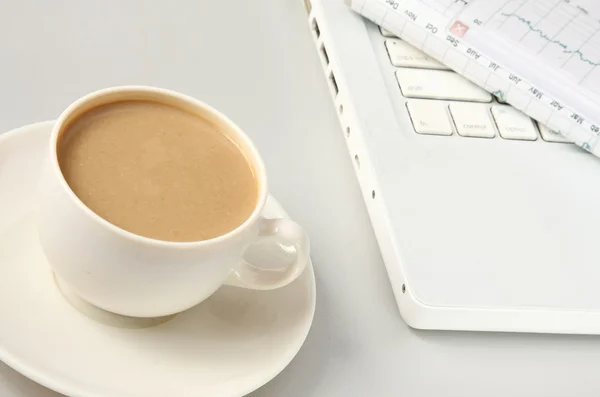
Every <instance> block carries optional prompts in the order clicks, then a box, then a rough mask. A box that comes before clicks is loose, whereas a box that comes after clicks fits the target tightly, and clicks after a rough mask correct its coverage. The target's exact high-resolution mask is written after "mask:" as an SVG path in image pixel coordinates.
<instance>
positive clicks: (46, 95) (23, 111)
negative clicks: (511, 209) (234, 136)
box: [0, 0, 600, 397]
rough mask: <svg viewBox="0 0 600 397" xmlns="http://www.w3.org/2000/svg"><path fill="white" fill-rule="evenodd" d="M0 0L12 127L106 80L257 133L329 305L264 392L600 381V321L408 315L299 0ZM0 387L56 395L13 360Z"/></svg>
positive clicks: (4, 122)
mask: <svg viewBox="0 0 600 397" xmlns="http://www.w3.org/2000/svg"><path fill="white" fill-rule="evenodd" d="M92 3H93V4H92ZM175 4H176V5H175ZM0 10H1V11H0V131H8V130H10V129H12V128H15V127H19V126H21V125H24V124H28V123H32V122H36V121H41V120H48V119H53V118H56V117H57V116H58V115H59V113H60V112H61V111H62V110H63V109H64V108H65V107H66V106H67V105H68V104H69V103H70V102H72V101H73V100H74V99H76V98H77V97H79V96H81V95H83V94H86V93H88V92H89V91H92V90H95V89H98V88H102V87H106V86H112V85H119V84H148V85H156V86H162V87H166V88H171V89H175V90H178V91H182V92H184V93H187V94H191V95H193V96H196V97H198V98H199V99H202V100H204V101H207V102H208V103H210V104H212V105H213V106H215V107H217V108H218V109H220V110H222V111H224V112H225V113H226V114H227V115H229V116H230V117H231V118H232V119H233V120H235V121H236V122H237V123H238V124H239V125H240V126H241V127H242V128H243V129H244V130H245V131H246V132H247V133H248V134H249V135H250V136H251V137H252V138H253V139H254V141H255V142H256V144H257V146H258V148H259V150H260V151H261V152H262V154H263V157H264V159H265V162H266V166H267V169H268V171H269V177H270V183H271V192H272V193H273V194H274V195H275V196H276V197H277V199H278V200H279V201H281V203H282V204H283V205H284V206H285V207H286V209H287V210H288V211H289V213H290V214H291V215H292V217H294V218H295V219H296V220H297V221H299V222H300V223H302V224H303V225H304V226H305V227H306V228H307V229H308V232H309V234H310V236H311V238H312V248H313V253H312V257H313V261H314V265H315V270H316V278H317V311H316V315H315V320H314V324H313V327H312V330H311V332H310V334H309V336H308V339H307V341H306V343H305V345H304V347H303V348H302V350H301V351H300V353H299V354H298V356H297V357H296V359H295V360H294V361H293V362H292V363H291V364H290V365H289V367H288V368H286V369H285V370H284V371H283V372H282V373H281V374H280V375H279V376H277V377H276V378H275V379H274V380H273V381H272V382H270V383H269V384H267V385H266V386H264V387H263V388H261V389H259V390H258V391H256V392H255V393H253V394H251V395H252V396H253V397H263V396H324V397H325V396H327V397H329V396H345V397H346V396H383V397H387V396H390V397H391V396H460V397H468V396H474V397H482V396H486V397H489V396H498V397H499V396H503V397H504V396H528V397H531V396H544V397H551V396H557V397H558V396H560V397H565V396H594V397H597V396H598V395H600V379H599V378H600V375H599V371H598V370H599V369H600V338H598V337H586V336H549V335H516V334H482V333H457V332H431V331H429V332H425V331H414V330H411V329H410V328H408V327H407V326H406V325H405V324H404V322H403V321H402V319H401V317H400V315H399V313H398V310H397V308H396V305H395V303H394V299H393V296H392V291H391V288H390V286H389V283H388V280H387V276H386V272H385V269H384V266H383V263H382V260H381V257H380V255H379V251H378V248H377V244H376V241H375V238H374V235H373V232H372V229H371V226H370V223H369V219H368V216H367V212H366V210H365V207H364V205H363V202H362V198H361V197H360V194H359V186H358V184H357V182H356V179H355V176H354V173H353V169H352V163H351V160H350V158H349V156H348V155H347V153H346V147H345V143H344V136H343V134H342V132H341V131H340V128H339V125H338V123H337V119H336V117H335V112H334V108H333V105H332V103H331V101H330V98H329V92H328V88H327V84H326V82H325V79H324V77H323V75H322V71H321V65H320V61H319V59H318V57H317V55H316V51H315V50H314V48H313V43H312V39H311V37H310V35H309V31H308V29H307V26H306V21H305V14H304V9H303V6H302V1H301V0H255V1H244V0H237V1H236V0H233V1H222V0H212V1H208V0H204V1H200V0H188V1H174V2H167V1H158V0H157V1H146V2H142V1H132V0H111V1H101V2H100V1H96V2H90V1H80V0H60V1H58V0H53V1H46V0H39V1H29V0H27V1H25V0H23V1H9V0H0ZM228 10H234V11H228ZM0 194H1V192H0ZM1 323H2V319H0V326H1ZM0 396H2V397H56V396H58V395H57V394H56V393H53V392H51V391H49V390H47V389H45V388H43V387H41V386H38V385H36V384H35V383H33V382H31V381H29V380H27V379H26V378H24V377H23V376H21V375H19V374H17V373H16V372H14V371H13V370H11V369H9V368H8V367H6V366H5V365H4V364H2V363H1V362H0Z"/></svg>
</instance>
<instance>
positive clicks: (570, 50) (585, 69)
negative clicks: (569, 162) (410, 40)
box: [430, 0, 600, 94]
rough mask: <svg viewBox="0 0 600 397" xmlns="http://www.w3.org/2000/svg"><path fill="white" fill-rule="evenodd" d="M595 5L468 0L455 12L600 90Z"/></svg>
mask: <svg viewBox="0 0 600 397" xmlns="http://www.w3.org/2000/svg"><path fill="white" fill-rule="evenodd" d="M430 1H432V0H430ZM433 1H436V0H433ZM437 1H440V0H437ZM448 1H449V0H448ZM599 11H600V4H599V3H598V2H596V1H591V0H588V1H587V4H584V2H581V1H580V2H578V3H576V2H575V1H574V0H508V1H499V2H495V3H492V2H490V1H485V0H483V1H482V0H472V1H470V2H469V4H468V5H465V6H463V7H461V10H460V15H459V16H458V17H459V18H460V20H461V21H463V22H465V21H467V22H466V23H467V24H470V25H471V26H474V27H477V26H479V27H482V28H484V29H486V30H487V31H494V32H495V33H497V34H499V35H501V36H502V37H504V38H505V39H507V40H509V41H511V42H513V43H516V44H518V45H519V46H520V47H522V48H524V49H526V50H527V51H528V52H529V53H530V54H532V55H534V56H535V57H536V58H538V59H540V60H542V61H543V62H544V63H546V64H548V65H550V66H552V67H553V68H556V69H560V70H561V71H562V72H564V74H565V75H567V76H569V77H570V78H571V79H572V80H573V81H575V82H576V83H577V84H578V85H579V86H581V87H585V88H587V89H589V90H590V91H592V92H595V93H597V94H600V20H599V19H598V14H599Z"/></svg>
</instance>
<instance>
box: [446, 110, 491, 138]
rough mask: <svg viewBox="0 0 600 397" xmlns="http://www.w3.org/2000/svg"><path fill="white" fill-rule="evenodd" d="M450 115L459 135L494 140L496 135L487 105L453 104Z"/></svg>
mask: <svg viewBox="0 0 600 397" xmlns="http://www.w3.org/2000/svg"><path fill="white" fill-rule="evenodd" d="M450 113H451V114H452V118H454V124H455V125H456V132H458V134H459V135H462V136H471V137H479V138H493V137H494V135H496V131H494V125H493V122H492V120H491V118H490V115H489V113H488V108H487V106H486V105H479V104H474V103H452V104H450Z"/></svg>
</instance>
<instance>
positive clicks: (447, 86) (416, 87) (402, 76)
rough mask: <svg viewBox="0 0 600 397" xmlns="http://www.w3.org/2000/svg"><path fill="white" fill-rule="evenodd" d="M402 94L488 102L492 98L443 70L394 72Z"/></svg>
mask: <svg viewBox="0 0 600 397" xmlns="http://www.w3.org/2000/svg"><path fill="white" fill-rule="evenodd" d="M396 78H397V79H398V84H400V89H401V90H402V94H403V95H404V96H405V97H408V98H428V99H449V100H457V101H472V102H490V101H491V100H492V96H491V95H490V93H489V92H487V91H484V90H482V89H481V88H479V87H477V86H476V85H475V84H473V83H471V82H470V81H468V80H466V79H464V78H463V77H461V76H459V75H458V74H456V73H454V72H449V71H445V70H420V69H410V68H402V69H398V70H396Z"/></svg>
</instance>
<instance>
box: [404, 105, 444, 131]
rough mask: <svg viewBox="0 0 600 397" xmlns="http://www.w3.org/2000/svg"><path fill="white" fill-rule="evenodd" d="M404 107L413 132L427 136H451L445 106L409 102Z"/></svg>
mask: <svg viewBox="0 0 600 397" xmlns="http://www.w3.org/2000/svg"><path fill="white" fill-rule="evenodd" d="M406 106H407V107H408V112H409V113H410V118H411V119H412V122H413V127H414V128H415V131H416V132H418V133H419V134H428V135H452V124H450V120H449V119H448V114H447V113H446V105H445V104H444V103H443V102H436V101H409V102H408V103H407V104H406Z"/></svg>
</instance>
